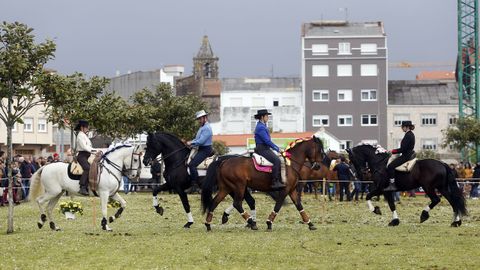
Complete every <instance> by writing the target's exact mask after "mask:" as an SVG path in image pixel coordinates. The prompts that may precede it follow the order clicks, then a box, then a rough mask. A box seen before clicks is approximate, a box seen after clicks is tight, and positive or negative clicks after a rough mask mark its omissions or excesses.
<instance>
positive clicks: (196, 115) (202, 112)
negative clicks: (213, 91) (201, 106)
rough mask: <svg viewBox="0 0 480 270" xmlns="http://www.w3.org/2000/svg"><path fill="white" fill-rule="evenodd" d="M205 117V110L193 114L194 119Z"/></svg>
mask: <svg viewBox="0 0 480 270" xmlns="http://www.w3.org/2000/svg"><path fill="white" fill-rule="evenodd" d="M206 115H208V113H207V112H206V111H205V110H201V111H198V112H196V113H195V119H198V118H200V117H202V116H206Z"/></svg>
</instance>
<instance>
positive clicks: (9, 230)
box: [5, 99, 14, 234]
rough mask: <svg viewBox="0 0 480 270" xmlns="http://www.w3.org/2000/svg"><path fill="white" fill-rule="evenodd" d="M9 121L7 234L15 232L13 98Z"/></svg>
mask: <svg viewBox="0 0 480 270" xmlns="http://www.w3.org/2000/svg"><path fill="white" fill-rule="evenodd" d="M7 110H8V116H9V117H8V120H10V121H8V123H6V124H7V125H6V126H7V160H6V162H5V165H6V167H7V168H8V174H7V175H8V226H7V234H8V233H13V208H14V204H13V166H12V162H13V145H12V128H13V125H14V122H13V121H11V119H10V118H11V112H12V100H11V99H8V108H7Z"/></svg>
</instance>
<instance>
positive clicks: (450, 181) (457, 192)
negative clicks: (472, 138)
mask: <svg viewBox="0 0 480 270" xmlns="http://www.w3.org/2000/svg"><path fill="white" fill-rule="evenodd" d="M443 165H444V166H445V169H446V170H447V191H448V193H450V197H451V199H452V204H453V206H454V207H455V208H456V209H457V211H458V214H461V215H462V216H467V215H468V211H467V203H466V201H465V196H463V192H462V190H461V189H460V188H459V187H458V184H457V180H456V179H455V174H454V173H453V169H452V168H450V166H448V164H446V163H444V164H443Z"/></svg>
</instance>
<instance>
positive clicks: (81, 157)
mask: <svg viewBox="0 0 480 270" xmlns="http://www.w3.org/2000/svg"><path fill="white" fill-rule="evenodd" d="M88 128H89V127H88V122H87V121H85V120H79V121H78V124H77V126H76V127H75V131H76V132H77V151H78V154H77V161H78V163H79V164H80V166H82V169H83V173H82V177H81V178H80V191H79V192H78V193H80V194H81V195H84V196H88V195H89V194H88V189H87V186H88V173H89V171H90V164H89V163H88V158H89V157H90V155H91V154H92V151H94V149H93V148H92V142H91V141H90V139H89V138H88V135H87V133H88Z"/></svg>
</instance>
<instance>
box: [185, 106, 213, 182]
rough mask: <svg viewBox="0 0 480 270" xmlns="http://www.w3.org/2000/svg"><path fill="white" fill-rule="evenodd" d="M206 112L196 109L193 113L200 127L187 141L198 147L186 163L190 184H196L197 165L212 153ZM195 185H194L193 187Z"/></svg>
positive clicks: (210, 133)
mask: <svg viewBox="0 0 480 270" xmlns="http://www.w3.org/2000/svg"><path fill="white" fill-rule="evenodd" d="M207 115H208V113H207V112H205V111H204V110H201V111H198V112H197V113H196V114H195V118H196V119H197V120H198V123H199V124H200V128H199V129H198V131H197V136H195V139H193V140H191V141H188V142H187V145H188V146H193V147H198V152H197V154H196V155H195V156H194V157H193V158H192V160H191V161H190V163H188V168H189V169H190V179H191V180H192V186H198V171H197V166H198V165H200V163H202V162H203V161H204V160H205V159H207V157H209V156H211V155H212V153H213V150H212V137H213V133H212V128H211V127H210V123H208V118H207ZM195 188H196V187H194V189H195Z"/></svg>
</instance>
